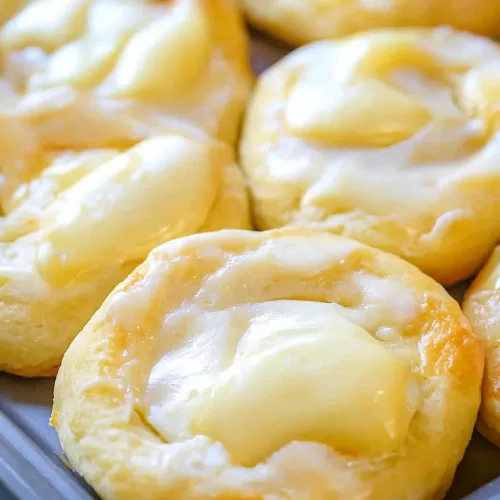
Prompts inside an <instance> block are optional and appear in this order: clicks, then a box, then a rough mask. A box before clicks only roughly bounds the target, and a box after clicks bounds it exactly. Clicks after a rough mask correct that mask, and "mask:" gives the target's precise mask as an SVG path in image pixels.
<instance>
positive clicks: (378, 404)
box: [52, 228, 483, 500]
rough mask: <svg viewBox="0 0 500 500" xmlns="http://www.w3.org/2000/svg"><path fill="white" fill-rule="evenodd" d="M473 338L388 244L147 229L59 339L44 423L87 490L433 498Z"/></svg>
mask: <svg viewBox="0 0 500 500" xmlns="http://www.w3.org/2000/svg"><path fill="white" fill-rule="evenodd" d="M482 370H483V352H482V349H481V345H480V342H479V341H478V340H477V339H476V338H475V337H474V336H473V334H472V333H471V331H470V329H469V326H468V322H467V321H466V319H465V317H464V316H463V314H462V312H461V310H460V308H459V306H458V304H457V303H456V302H455V301H454V300H453V299H452V298H451V297H450V296H449V295H448V294H447V293H446V292H445V290H444V289H443V288H442V287H441V286H440V285H438V284H437V283H436V282H435V281H433V280H432V279H431V278H429V277H427V276H425V275H424V274H423V273H421V272H420V271H419V270H418V269H416V268H415V267H413V266H412V265H411V264H409V263H407V262H405V261H403V260H401V259H399V258H398V257H396V256H393V255H389V254H385V253H383V252H381V251H380V250H376V249H374V248H370V247H367V246H364V245H362V244H359V243H356V242H354V241H352V240H346V239H343V238H340V237H338V236H335V235H331V234H329V233H318V232H314V231H311V230H307V229H293V228H285V229H281V230H277V231H269V232H263V233H257V232H250V231H219V232H217V233H210V234H203V235H194V236H189V237H187V238H182V239H178V240H176V241H171V242H169V243H167V244H165V245H162V246H160V247H158V248H156V249H155V250H153V252H151V254H150V255H149V257H148V259H147V260H146V261H145V263H143V264H142V265H141V266H139V267H138V268H137V269H136V270H135V271H134V272H133V273H132V274H131V275H130V276H129V277H128V278H127V279H125V281H124V282H123V283H121V284H120V285H119V286H118V287H117V288H116V289H115V290H114V291H113V292H112V294H111V295H110V296H109V297H108V298H107V299H106V301H105V302H104V304H103V306H102V307H101V309H100V310H99V311H98V312H97V313H96V314H95V315H94V317H93V318H92V319H91V321H90V322H89V323H88V324H87V325H86V326H85V328H84V329H83V331H82V332H81V333H80V334H79V335H78V336H77V338H76V339H75V340H74V342H73V343H72V345H71V346H70V348H69V349H68V351H67V352H66V354H65V357H64V359H63V362H62V365H61V369H60V371H59V374H58V377H57V381H56V388H55V400H54V409H53V416H52V423H53V425H54V426H55V427H56V429H57V431H58V434H59V437H60V439H61V443H62V446H63V449H64V450H65V452H66V454H67V456H68V457H69V459H70V461H71V463H72V465H73V466H74V467H75V469H76V470H77V471H78V472H79V473H80V474H82V475H83V477H84V478H85V479H86V480H87V481H89V483H90V484H91V485H92V486H93V487H94V488H95V489H96V491H97V492H98V494H100V495H101V496H102V497H103V498H106V499H107V498H114V499H126V498H137V495H138V494H139V492H140V494H141V495H143V496H147V497H148V498H151V499H160V498H182V499H186V500H189V499H200V500H201V499H206V498H217V499H222V498H224V499H239V498H241V499H243V498H246V499H248V498H255V499H257V498H262V499H274V498H276V499H277V498H285V497H286V498H297V499H298V498H306V497H307V498H321V499H339V498H340V499H351V498H366V499H378V498H409V497H411V498H416V499H424V498H429V499H430V498H441V497H442V496H443V495H444V494H445V492H446V489H447V488H448V486H449V484H450V483H451V480H452V477H453V474H454V471H455V468H456V466H457V464H458V462H459V461H460V459H461V457H462V454H463V452H464V450H465V447H466V445H467V443H468V441H469V438H470V436H471V432H472V429H473V426H474V422H475V419H476V414H477V410H478V406H479V397H480V383H481V376H482Z"/></svg>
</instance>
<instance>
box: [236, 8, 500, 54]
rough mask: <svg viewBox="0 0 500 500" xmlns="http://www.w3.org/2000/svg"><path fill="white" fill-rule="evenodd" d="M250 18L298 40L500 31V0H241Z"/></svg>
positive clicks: (266, 28) (286, 38)
mask: <svg viewBox="0 0 500 500" xmlns="http://www.w3.org/2000/svg"><path fill="white" fill-rule="evenodd" d="M241 1H242V4H243V5H244V8H245V10H246V13H247V15H248V18H249V19H250V22H251V23H252V24H253V25H254V26H255V27H257V28H259V29H262V30H264V31H266V32H268V33H269V34H271V35H273V36H276V37H277V38H280V39H282V40H284V41H286V42H288V43H291V44H293V45H301V44H304V43H307V42H312V41H314V40H321V39H325V38H337V37H341V36H346V35H352V34H354V33H357V32H359V31H366V30H372V29H377V28H397V27H418V26H421V27H432V26H440V25H449V26H454V27H455V28H458V29H462V30H466V31H472V32H474V33H479V34H482V35H498V34H499V33H500V4H499V3H498V0H241Z"/></svg>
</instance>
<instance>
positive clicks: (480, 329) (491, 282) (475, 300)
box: [463, 247, 500, 446]
mask: <svg viewBox="0 0 500 500" xmlns="http://www.w3.org/2000/svg"><path fill="white" fill-rule="evenodd" d="M463 309H464V312H465V314H466V316H467V317H468V318H469V320H470V322H471V325H472V329H473V330H474V333H477V334H478V335H479V336H480V338H481V339H482V341H483V344H484V349H485V354H486V356H485V358H486V361H485V369H484V378H483V394H482V402H481V410H480V412H479V420H478V428H479V430H480V431H481V433H482V434H484V435H485V436H486V437H487V438H488V439H489V440H490V441H492V442H493V443H495V444H496V445H497V446H500V247H498V248H497V249H496V250H495V251H494V252H493V254H492V256H491V258H490V260H489V261H488V263H487V264H486V266H485V267H484V269H483V270H482V271H481V273H480V274H479V276H478V277H477V278H476V280H475V281H474V283H473V284H472V286H471V288H470V289H469V291H468V292H467V294H466V296H465V300H464V304H463Z"/></svg>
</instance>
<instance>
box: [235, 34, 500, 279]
mask: <svg viewBox="0 0 500 500" xmlns="http://www.w3.org/2000/svg"><path fill="white" fill-rule="evenodd" d="M499 89H500V47H499V46H498V45H497V44H495V43H494V42H492V41H489V40H487V39H485V38H480V37H477V36H474V35H470V34H466V33H460V32H455V31H452V30H450V29H447V28H439V29H431V30H393V31H378V32H372V33H367V34H362V35H358V36H355V37H352V38H348V39H344V40H340V41H324V42H316V43H314V44H310V45H308V46H305V47H302V48H300V49H297V50H296V51H295V52H293V53H292V54H290V55H289V56H287V57H285V58H284V59H283V60H282V61H281V62H279V63H277V64H276V65H275V66H273V67H272V68H271V69H269V70H268V71H267V72H266V73H264V74H263V76H262V77H261V79H260V81H259V82H258V85H257V89H256V91H255V94H254V96H253V100H252V102H251V104H250V106H249V111H248V113H247V118H246V124H245V127H244V132H243V138H242V144H241V161H242V166H243V167H244V169H245V171H246V173H247V176H248V178H249V182H250V187H251V191H252V195H253V199H254V209H255V220H256V224H257V226H258V227H259V228H260V229H271V228H276V227H279V226H283V225H286V224H296V225H299V226H309V227H316V228H320V229H323V230H329V231H332V232H334V233H338V234H341V235H344V236H348V237H351V238H354V239H357V240H360V241H362V242H363V243H366V244H369V245H372V246H375V247H378V248H381V249H383V250H386V251H389V252H391V253H395V254H397V255H400V256H402V257H404V258H405V259H407V260H409V261H410V262H412V263H414V264H416V265H417V266H418V267H420V268H421V269H422V270H423V271H424V272H426V273H428V274H429V275H431V276H432V277H434V278H435V279H437V280H438V281H440V282H441V283H444V284H451V283H453V282H456V281H459V280H461V279H463V278H466V277H469V276H471V275H472V274H473V273H474V272H475V271H477V270H478V269H479V268H480V266H481V265H482V264H483V263H484V261H485V260H486V259H487V257H488V255H489V253H490V252H491V251H492V249H493V248H494V246H495V244H496V243H497V241H498V239H499V238H500V218H499V217H498V216H497V214H498V213H500V163H499V162H498V158H499V156H500V135H499V129H500V127H499V123H500V122H499V120H498V109H499V107H500V90H499Z"/></svg>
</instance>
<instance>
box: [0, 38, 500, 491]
mask: <svg viewBox="0 0 500 500" xmlns="http://www.w3.org/2000/svg"><path fill="white" fill-rule="evenodd" d="M252 49H253V53H252V63H253V65H254V69H255V71H256V72H257V73H260V72H261V71H262V70H263V69H265V68H266V67H268V66H269V65H270V64H272V63H273V62H274V61H276V60H277V59H279V58H280V57H282V56H283V55H284V54H285V53H286V52H287V49H286V48H285V47H284V46H282V45H279V44H277V43H275V42H272V41H270V40H269V39H267V38H264V37H262V36H259V35H256V34H253V43H252ZM463 288H464V286H462V287H457V288H456V289H455V290H454V291H452V294H453V295H454V296H455V297H457V298H460V297H461V295H462V293H463ZM53 387H54V381H53V380H52V379H33V380H25V379H21V378H17V377H13V376H9V375H6V374H0V500H12V499H13V498H19V499H21V500H90V499H95V498H97V496H96V495H95V493H93V491H92V489H91V488H90V487H89V486H87V485H86V484H85V482H84V481H83V480H82V479H81V478H80V477H78V476H77V475H76V474H75V473H74V472H73V471H72V470H71V469H70V468H69V467H68V466H67V462H66V460H65V458H64V454H63V452H62V450H61V447H60V445H59V441H58V438H57V435H56V432H55V431H54V429H52V428H51V427H50V426H49V417H50V409H51V406H52V392H53ZM495 478H499V479H498V480H496V481H493V480H494V479H495ZM490 481H492V482H490ZM489 482H490V483H489ZM484 485H486V486H484ZM469 495H470V496H469ZM466 497H467V498H468V500H486V499H491V500H500V449H498V448H496V447H495V446H493V445H492V444H490V443H489V442H488V441H486V440H485V439H483V438H482V437H481V436H480V435H479V434H475V435H474V437H473V439H472V441H471V443H470V445H469V448H468V450H467V453H466V455H465V457H464V460H463V461H462V463H461V465H460V467H459V468H458V471H457V474H456V477H455V481H454V483H453V485H452V487H451V490H450V491H449V493H448V496H447V500H458V499H462V498H466ZM179 500H181V499H179ZM391 500H393V499H391ZM394 500H397V499H394Z"/></svg>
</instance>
